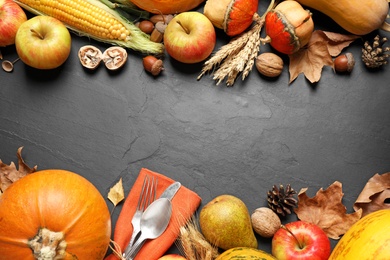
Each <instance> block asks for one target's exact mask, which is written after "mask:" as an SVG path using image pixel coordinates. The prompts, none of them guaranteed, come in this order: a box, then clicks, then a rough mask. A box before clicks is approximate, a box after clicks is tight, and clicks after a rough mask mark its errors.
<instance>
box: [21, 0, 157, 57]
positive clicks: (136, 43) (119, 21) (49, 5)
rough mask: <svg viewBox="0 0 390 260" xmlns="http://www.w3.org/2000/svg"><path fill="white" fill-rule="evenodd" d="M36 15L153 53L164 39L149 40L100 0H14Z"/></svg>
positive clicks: (110, 41) (85, 32) (131, 47)
mask: <svg viewBox="0 0 390 260" xmlns="http://www.w3.org/2000/svg"><path fill="white" fill-rule="evenodd" d="M15 2H16V3H18V4H19V5H20V6H21V7H23V8H24V9H26V10H27V11H29V12H31V13H33V14H36V15H48V16H52V17H54V18H56V19H58V20H60V21H61V22H63V23H64V25H65V26H66V27H68V28H69V29H70V30H71V31H74V32H75V33H77V34H79V35H80V36H87V37H90V38H92V39H95V40H97V41H100V42H104V43H109V44H113V45H118V46H122V47H125V48H130V49H133V50H135V51H139V52H142V53H150V54H162V53H163V52H164V47H163V45H162V44H161V43H155V42H152V41H150V39H149V35H147V34H145V33H143V32H142V31H141V30H140V29H139V28H138V27H137V26H135V25H134V24H133V23H132V22H130V21H129V20H127V19H126V18H125V17H123V16H121V15H120V14H119V13H118V12H116V11H115V10H113V9H111V8H109V7H108V6H107V5H105V4H104V3H102V2H101V1H100V0H15Z"/></svg>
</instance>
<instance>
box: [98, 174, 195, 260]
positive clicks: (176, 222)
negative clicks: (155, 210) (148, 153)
mask: <svg viewBox="0 0 390 260" xmlns="http://www.w3.org/2000/svg"><path fill="white" fill-rule="evenodd" d="M146 174H148V175H150V176H155V177H157V179H158V183H157V196H156V198H159V197H160V195H161V194H162V193H163V192H164V190H165V189H166V188H167V187H168V186H169V185H171V184H172V183H173V182H175V181H174V180H172V179H170V178H168V177H166V176H164V175H162V174H160V173H156V172H153V171H151V170H148V169H145V168H142V169H141V171H140V173H139V175H138V177H137V179H136V181H135V183H134V185H133V187H132V189H131V191H130V193H129V195H128V196H127V198H126V200H125V202H124V204H123V207H122V210H121V212H120V214H119V217H118V220H117V222H116V226H115V230H114V241H115V242H116V243H117V244H118V245H119V246H120V248H121V250H122V253H123V252H124V251H125V249H126V246H127V244H128V243H129V242H130V238H131V234H132V232H133V226H132V225H131V219H132V217H133V215H134V213H135V210H136V207H137V202H138V198H139V195H140V194H141V188H142V184H143V181H144V178H145V175H146ZM200 202H201V198H200V197H199V196H198V195H197V194H196V193H195V192H193V191H191V190H190V189H188V188H186V187H184V186H183V185H182V186H181V187H180V189H179V190H178V192H177V193H176V195H175V196H174V197H173V199H172V216H171V220H170V222H169V224H168V227H167V229H166V230H165V232H164V233H163V234H162V235H161V236H159V237H158V238H156V239H153V240H147V241H146V242H145V244H144V245H143V247H142V248H141V250H140V251H139V252H138V254H137V256H136V257H135V260H157V259H158V258H159V257H161V256H163V255H164V254H165V252H166V251H167V250H168V249H169V248H170V247H171V246H172V245H173V243H174V242H175V240H176V238H177V237H178V235H179V229H180V227H181V226H182V225H184V224H185V223H186V222H187V220H188V219H189V218H190V217H191V216H192V215H193V214H194V213H195V211H196V209H197V208H198V207H199V205H200ZM118 259H120V258H118V257H117V256H116V255H114V254H110V255H109V256H107V257H106V258H105V260H118Z"/></svg>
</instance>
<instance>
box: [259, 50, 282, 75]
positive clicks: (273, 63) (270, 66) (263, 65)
mask: <svg viewBox="0 0 390 260" xmlns="http://www.w3.org/2000/svg"><path fill="white" fill-rule="evenodd" d="M283 65H284V63H283V60H282V58H280V57H279V56H278V55H276V54H274V53H271V52H266V53H262V54H260V55H259V56H258V57H257V58H256V68H257V70H258V71H259V72H260V73H261V74H262V75H264V76H267V77H277V76H279V75H280V74H281V73H282V71H283Z"/></svg>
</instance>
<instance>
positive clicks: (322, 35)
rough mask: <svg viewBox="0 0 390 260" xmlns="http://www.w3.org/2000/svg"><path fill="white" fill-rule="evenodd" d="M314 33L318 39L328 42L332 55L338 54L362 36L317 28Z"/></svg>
mask: <svg viewBox="0 0 390 260" xmlns="http://www.w3.org/2000/svg"><path fill="white" fill-rule="evenodd" d="M313 34H314V37H316V39H317V40H322V41H326V42H327V47H328V51H329V54H330V55H331V56H332V57H335V56H338V55H339V54H340V53H341V51H342V50H343V49H344V48H346V47H348V46H349V45H350V44H351V43H352V42H354V41H355V40H356V39H359V38H360V36H358V35H354V34H340V33H334V32H327V31H321V30H316V31H315V32H313Z"/></svg>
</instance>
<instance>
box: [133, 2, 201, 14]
mask: <svg viewBox="0 0 390 260" xmlns="http://www.w3.org/2000/svg"><path fill="white" fill-rule="evenodd" d="M204 1H205V0H173V1H172V0H130V2H132V3H133V4H135V5H136V6H138V7H139V8H141V9H142V10H146V11H148V12H150V13H154V14H161V13H162V14H178V13H182V12H185V11H189V10H192V9H194V8H195V7H197V6H198V5H200V4H201V3H203V2H204Z"/></svg>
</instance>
